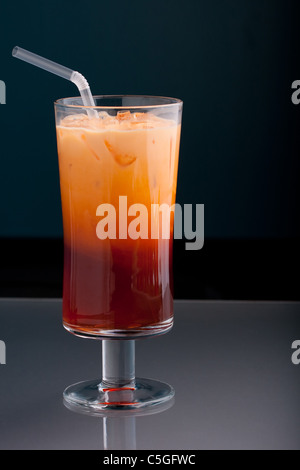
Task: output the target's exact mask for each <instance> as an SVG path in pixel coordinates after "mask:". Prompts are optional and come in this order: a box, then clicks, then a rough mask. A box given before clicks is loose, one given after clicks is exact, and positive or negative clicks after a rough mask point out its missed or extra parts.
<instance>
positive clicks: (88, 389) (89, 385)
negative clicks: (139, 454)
mask: <svg viewBox="0 0 300 470" xmlns="http://www.w3.org/2000/svg"><path fill="white" fill-rule="evenodd" d="M174 394H175V391H174V389H173V388H172V387H171V386H170V385H168V384H166V383H163V382H159V381H157V380H152V379H143V378H136V379H135V380H134V382H133V383H132V384H128V385H127V386H124V387H120V388H106V387H105V384H103V383H102V382H101V381H100V380H99V379H98V380H89V381H84V382H79V383H77V384H74V385H70V386H69V387H67V388H66V390H65V391H64V401H65V403H66V404H67V405H68V404H69V405H71V406H72V409H74V407H77V408H81V409H82V411H87V412H88V411H91V412H92V413H93V414H95V413H97V411H99V412H102V413H103V411H105V410H108V411H112V410H128V411H134V410H141V409H143V408H146V407H153V406H158V405H161V404H163V403H166V402H168V401H169V400H172V399H173V397H174Z"/></svg>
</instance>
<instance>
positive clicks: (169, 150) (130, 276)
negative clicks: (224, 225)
mask: <svg viewBox="0 0 300 470" xmlns="http://www.w3.org/2000/svg"><path fill="white" fill-rule="evenodd" d="M94 99H95V104H96V107H95V109H96V111H97V113H98V117H95V118H91V117H89V116H88V114H87V107H85V106H83V105H82V100H81V98H66V99H61V100H58V101H56V103H55V118H56V130H57V147H58V157H59V173H60V188H61V202H62V214H63V228H64V282H63V324H64V327H65V328H66V329H67V330H68V331H70V332H71V333H73V334H75V335H77V336H81V337H85V338H94V339H100V340H102V380H100V381H99V380H98V381H90V382H81V383H80V384H75V385H73V386H71V387H68V389H66V390H65V393H64V397H65V400H66V401H68V402H70V403H73V404H74V403H76V404H78V405H81V406H84V407H90V408H92V409H93V410H97V409H103V408H108V407H109V408H111V407H116V406H117V407H122V408H124V407H125V408H136V407H141V406H148V405H150V404H157V403H161V402H163V401H166V400H168V399H170V398H171V397H172V396H173V394H174V391H173V389H172V387H170V386H169V385H167V384H163V383H161V382H157V381H149V380H147V379H137V378H136V377H135V373H134V340H135V339H136V338H139V337H147V336H153V335H158V334H162V333H166V332H167V331H169V330H170V328H171V327H172V325H173V288H172V239H173V222H174V212H173V210H172V209H173V207H174V204H175V197H176V184H177V168H178V155H179V142H180V130H181V113H182V102H181V101H180V100H177V99H173V98H164V97H151V96H95V97H94Z"/></svg>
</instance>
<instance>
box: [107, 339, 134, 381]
mask: <svg viewBox="0 0 300 470" xmlns="http://www.w3.org/2000/svg"><path fill="white" fill-rule="evenodd" d="M134 383H135V341H134V340H117V339H114V340H106V339H105V340H103V341H102V387H107V388H109V387H110V388H113V387H115V388H117V387H125V386H129V387H132V386H134Z"/></svg>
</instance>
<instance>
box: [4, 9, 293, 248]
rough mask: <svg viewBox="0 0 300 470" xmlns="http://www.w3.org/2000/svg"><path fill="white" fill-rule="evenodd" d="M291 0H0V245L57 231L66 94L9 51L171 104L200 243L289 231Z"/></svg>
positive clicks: (182, 197) (60, 83)
mask: <svg viewBox="0 0 300 470" xmlns="http://www.w3.org/2000/svg"><path fill="white" fill-rule="evenodd" d="M298 3H299V2H298V1H297V0H295V1H292V0H235V1H234V0H227V1H225V0H223V1H222V0H210V1H203V0H185V1H179V0H173V1H171V0H161V1H156V0H154V1H148V2H146V1H141V0H140V1H137V0H131V1H120V0H115V1H113V2H109V1H105V2H104V1H101V0H94V1H86V2H82V1H81V2H78V1H72V2H68V1H62V0H60V1H58V0H52V1H51V2H41V1H36V0H32V1H30V2H20V1H18V2H8V1H7V0H4V1H2V3H1V7H0V80H4V81H5V83H6V89H7V97H6V100H7V104H6V105H0V129H1V134H0V135H1V147H0V149H1V150H0V152H1V172H0V237H60V236H61V235H62V223H61V208H60V194H59V175H58V165H57V154H56V141H55V129H54V111H53V101H54V100H55V99H57V98H60V97H65V96H73V95H76V94H77V92H76V88H75V87H74V85H73V84H72V83H69V82H67V81H64V80H63V79H61V78H58V77H56V76H53V75H50V74H48V73H46V72H44V71H42V70H40V69H37V68H35V67H32V66H30V65H28V64H25V63H24V62H21V61H19V60H17V59H14V58H12V57H11V50H12V49H13V47H14V46H15V45H18V46H20V47H23V48H25V49H29V50H32V51H33V52H35V53H37V54H40V55H43V56H45V57H47V58H49V59H52V60H54V61H57V62H59V63H62V64H64V65H66V66H68V67H70V68H73V69H76V70H78V71H80V72H81V73H82V74H83V75H85V77H86V78H87V79H88V81H89V83H90V85H91V89H92V91H93V93H95V94H121V93H129V94H154V95H167V96H174V97H177V98H181V99H183V101H184V113H183V129H182V144H181V153H180V166H179V179H178V197H177V202H179V203H181V204H183V203H193V204H196V203H202V204H204V205H205V238H231V239H235V238H280V237H282V238H286V237H295V236H299V234H300V230H299V223H298V212H299V210H298V207H299V201H300V197H299V196H300V190H299V171H300V164H299V155H300V142H299V137H298V136H299V130H298V124H299V116H300V106H299V107H297V106H295V105H293V104H292V102H291V94H292V90H291V84H292V82H293V81H294V80H296V79H300V68H299V63H300V58H299V51H298V45H299V32H298V31H299V24H298V21H300V19H299V18H300V17H299V7H298Z"/></svg>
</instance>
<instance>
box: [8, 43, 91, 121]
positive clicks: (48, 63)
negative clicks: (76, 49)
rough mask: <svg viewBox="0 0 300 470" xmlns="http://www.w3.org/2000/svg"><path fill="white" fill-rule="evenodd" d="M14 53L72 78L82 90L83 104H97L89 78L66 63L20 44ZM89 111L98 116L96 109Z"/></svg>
mask: <svg viewBox="0 0 300 470" xmlns="http://www.w3.org/2000/svg"><path fill="white" fill-rule="evenodd" d="M12 55H13V57H16V58H18V59H21V60H24V61H25V62H28V63H29V64H32V65H35V66H36V67H39V68H41V69H44V70H46V71H47V72H51V73H54V74H55V75H58V76H59V77H62V78H65V79H66V80H70V81H71V82H73V83H74V84H75V85H76V86H77V88H78V90H79V92H80V96H81V98H82V102H83V105H84V106H95V102H94V99H93V96H92V93H91V90H90V87H89V84H88V82H87V80H86V79H85V78H84V76H83V75H81V73H79V72H76V71H75V70H72V69H69V68H68V67H65V66H64V65H60V64H57V63H56V62H53V61H52V60H49V59H45V58H44V57H41V56H39V55H37V54H34V53H33V52H29V51H27V50H26V49H22V48H21V47H18V46H16V47H14V48H13V51H12ZM87 113H88V115H89V116H90V117H98V113H97V112H96V110H94V109H89V108H87Z"/></svg>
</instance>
